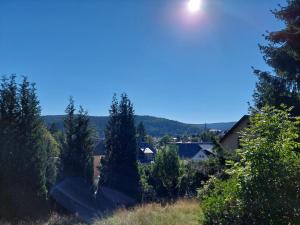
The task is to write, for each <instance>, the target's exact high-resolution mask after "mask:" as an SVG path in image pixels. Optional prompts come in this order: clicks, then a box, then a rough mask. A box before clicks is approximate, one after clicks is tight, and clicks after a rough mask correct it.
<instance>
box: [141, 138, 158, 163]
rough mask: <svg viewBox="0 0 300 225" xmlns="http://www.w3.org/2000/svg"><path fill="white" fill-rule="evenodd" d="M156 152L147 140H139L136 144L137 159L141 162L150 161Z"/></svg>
mask: <svg viewBox="0 0 300 225" xmlns="http://www.w3.org/2000/svg"><path fill="white" fill-rule="evenodd" d="M156 153H157V150H156V149H155V148H154V146H152V145H151V144H149V143H147V142H140V143H139V144H138V161H140V162H141V163H151V162H152V161H153V160H154V158H155V155H156Z"/></svg>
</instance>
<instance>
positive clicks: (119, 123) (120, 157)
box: [98, 94, 140, 200]
mask: <svg viewBox="0 0 300 225" xmlns="http://www.w3.org/2000/svg"><path fill="white" fill-rule="evenodd" d="M105 149H106V154H105V157H104V159H103V160H102V161H101V168H100V176H101V177H100V182H99V188H98V189H99V190H100V189H101V187H102V186H105V187H108V188H111V189H113V190H116V191H119V192H121V193H123V194H126V195H127V196H129V197H131V198H133V199H136V200H139V198H140V196H139V195H140V177H139V173H138V166H137V141H136V129H135V126H134V110H133V106H132V103H131V102H130V100H129V99H128V97H127V95H126V94H122V95H121V100H120V102H118V100H117V99H116V96H114V98H113V102H112V105H111V109H110V119H109V121H108V124H107V128H106V132H105ZM98 193H99V192H98Z"/></svg>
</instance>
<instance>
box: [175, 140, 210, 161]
mask: <svg viewBox="0 0 300 225" xmlns="http://www.w3.org/2000/svg"><path fill="white" fill-rule="evenodd" d="M175 145H176V146H177V151H178V155H179V157H180V158H181V159H185V160H193V161H205V160H207V159H208V158H209V157H210V156H214V153H213V151H212V149H213V144H212V143H203V142H186V143H183V142H177V143H175Z"/></svg>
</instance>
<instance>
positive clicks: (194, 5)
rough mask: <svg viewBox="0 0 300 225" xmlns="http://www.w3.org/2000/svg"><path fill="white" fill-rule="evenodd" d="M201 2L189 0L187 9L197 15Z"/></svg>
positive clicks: (199, 0)
mask: <svg viewBox="0 0 300 225" xmlns="http://www.w3.org/2000/svg"><path fill="white" fill-rule="evenodd" d="M201 3H202V2H201V0H189V2H188V3H187V9H188V11H189V12H191V13H196V12H198V11H199V10H200V8H201Z"/></svg>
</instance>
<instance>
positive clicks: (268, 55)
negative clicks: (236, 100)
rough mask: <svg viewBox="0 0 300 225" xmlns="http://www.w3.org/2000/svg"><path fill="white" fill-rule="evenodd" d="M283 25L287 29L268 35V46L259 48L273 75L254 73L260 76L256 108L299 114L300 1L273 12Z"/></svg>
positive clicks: (297, 0) (255, 95)
mask: <svg viewBox="0 0 300 225" xmlns="http://www.w3.org/2000/svg"><path fill="white" fill-rule="evenodd" d="M273 14H274V15H275V17H276V18H277V19H279V20H281V21H282V22H284V24H285V27H284V29H282V30H280V31H276V32H270V33H268V34H267V35H266V40H267V41H268V42H269V44H268V45H267V46H260V49H261V52H262V53H263V55H264V60H265V61H266V63H267V64H268V65H269V66H271V67H272V68H273V69H274V73H273V74H272V73H269V72H263V71H260V70H255V71H254V72H255V74H256V75H257V76H258V82H257V84H256V90H255V93H254V96H253V97H254V101H255V106H256V107H257V108H261V107H263V106H264V105H272V106H279V105H280V104H285V105H287V106H293V107H294V111H293V113H294V114H296V115H299V114H300V0H288V1H287V6H285V7H282V6H280V9H279V10H275V11H273Z"/></svg>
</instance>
